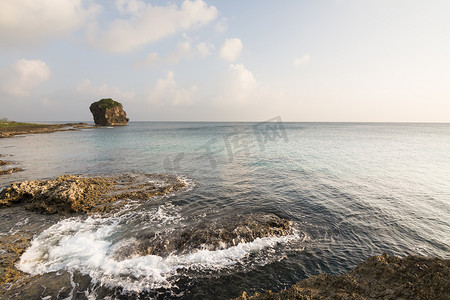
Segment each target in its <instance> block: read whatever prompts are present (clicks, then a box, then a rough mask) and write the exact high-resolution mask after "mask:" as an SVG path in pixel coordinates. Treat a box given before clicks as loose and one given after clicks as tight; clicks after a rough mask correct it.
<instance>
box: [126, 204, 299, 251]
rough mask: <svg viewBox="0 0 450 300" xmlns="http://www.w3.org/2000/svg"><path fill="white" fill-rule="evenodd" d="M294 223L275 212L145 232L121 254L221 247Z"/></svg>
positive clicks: (285, 230) (282, 231) (281, 232)
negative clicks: (162, 232)
mask: <svg viewBox="0 0 450 300" xmlns="http://www.w3.org/2000/svg"><path fill="white" fill-rule="evenodd" d="M291 232H292V228H291V223H290V222H289V221H288V220H286V219H283V218H280V217H278V216H276V215H274V214H263V213H251V214H246V215H235V216H232V217H226V218H221V219H218V220H214V221H204V222H200V223H199V224H197V225H195V226H193V227H188V228H181V229H179V230H175V231H173V232H171V234H170V235H168V236H161V235H155V234H152V233H150V234H144V235H141V236H138V237H136V241H135V242H134V243H133V244H131V245H126V246H124V247H123V248H121V249H119V251H118V253H117V254H118V257H124V256H125V257H131V256H134V255H160V256H167V255H170V254H183V253H187V252H190V251H192V250H195V249H208V250H219V249H226V248H229V247H232V246H236V245H237V244H239V243H246V242H251V241H253V240H255V239H256V238H263V237H268V236H285V235H289V234H290V233H291Z"/></svg>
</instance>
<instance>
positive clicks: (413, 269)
mask: <svg viewBox="0 0 450 300" xmlns="http://www.w3.org/2000/svg"><path fill="white" fill-rule="evenodd" d="M279 299H301V300H316V299H348V300H350V299H352V300H353V299H354V300H356V299H358V300H359V299H386V300H387V299H404V300H406V299H408V300H409V299H410V300H413V299H414V300H426V299H429V300H445V299H447V300H448V299H450V260H449V259H439V258H427V257H421V256H408V257H405V258H399V257H396V256H389V255H388V254H386V253H384V254H382V255H380V256H373V257H369V258H368V259H367V260H366V261H363V262H361V263H359V264H358V266H357V267H356V268H355V269H354V270H352V271H350V272H348V273H346V274H344V275H329V274H320V275H316V276H311V277H310V278H308V279H305V280H303V281H300V282H298V283H296V284H295V285H293V286H292V287H290V288H289V289H287V290H284V291H281V292H279V293H273V292H271V291H266V292H264V293H262V294H259V293H257V294H255V295H253V296H249V295H248V294H247V293H246V292H244V293H243V294H242V296H241V297H239V298H237V299H236V300H279Z"/></svg>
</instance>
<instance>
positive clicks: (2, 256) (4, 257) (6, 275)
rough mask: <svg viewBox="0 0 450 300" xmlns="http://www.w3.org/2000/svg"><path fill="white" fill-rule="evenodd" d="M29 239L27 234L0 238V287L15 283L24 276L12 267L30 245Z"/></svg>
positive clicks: (29, 235) (29, 236) (15, 234)
mask: <svg viewBox="0 0 450 300" xmlns="http://www.w3.org/2000/svg"><path fill="white" fill-rule="evenodd" d="M31 238H32V236H31V234H28V233H14V234H11V235H4V236H0V285H3V284H5V283H11V282H15V281H16V280H17V279H19V278H20V277H22V276H24V275H25V274H24V273H23V272H21V271H19V270H17V269H16V268H15V266H14V265H15V263H16V262H18V260H19V258H20V256H21V255H22V253H23V252H25V249H26V248H28V246H29V245H30V241H31Z"/></svg>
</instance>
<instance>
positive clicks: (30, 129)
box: [0, 121, 90, 138]
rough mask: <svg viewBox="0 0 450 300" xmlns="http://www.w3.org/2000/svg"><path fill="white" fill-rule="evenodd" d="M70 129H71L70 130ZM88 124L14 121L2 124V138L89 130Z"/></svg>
mask: <svg viewBox="0 0 450 300" xmlns="http://www.w3.org/2000/svg"><path fill="white" fill-rule="evenodd" d="M68 127H69V128H68ZM89 127H90V126H89V124H87V123H65V124H37V123H20V122H13V121H4V122H0V138H8V137H13V136H15V135H23V134H36V133H52V132H56V131H68V130H79V129H83V128H89Z"/></svg>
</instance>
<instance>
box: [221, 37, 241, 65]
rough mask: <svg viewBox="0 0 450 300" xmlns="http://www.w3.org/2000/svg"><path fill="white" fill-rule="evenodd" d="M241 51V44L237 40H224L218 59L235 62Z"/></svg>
mask: <svg viewBox="0 0 450 300" xmlns="http://www.w3.org/2000/svg"><path fill="white" fill-rule="evenodd" d="M241 51H242V42H241V40H240V39H238V38H233V39H226V40H225V43H223V45H222V47H221V48H220V57H221V58H223V59H225V60H228V61H235V60H236V59H237V58H238V56H239V54H241Z"/></svg>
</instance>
